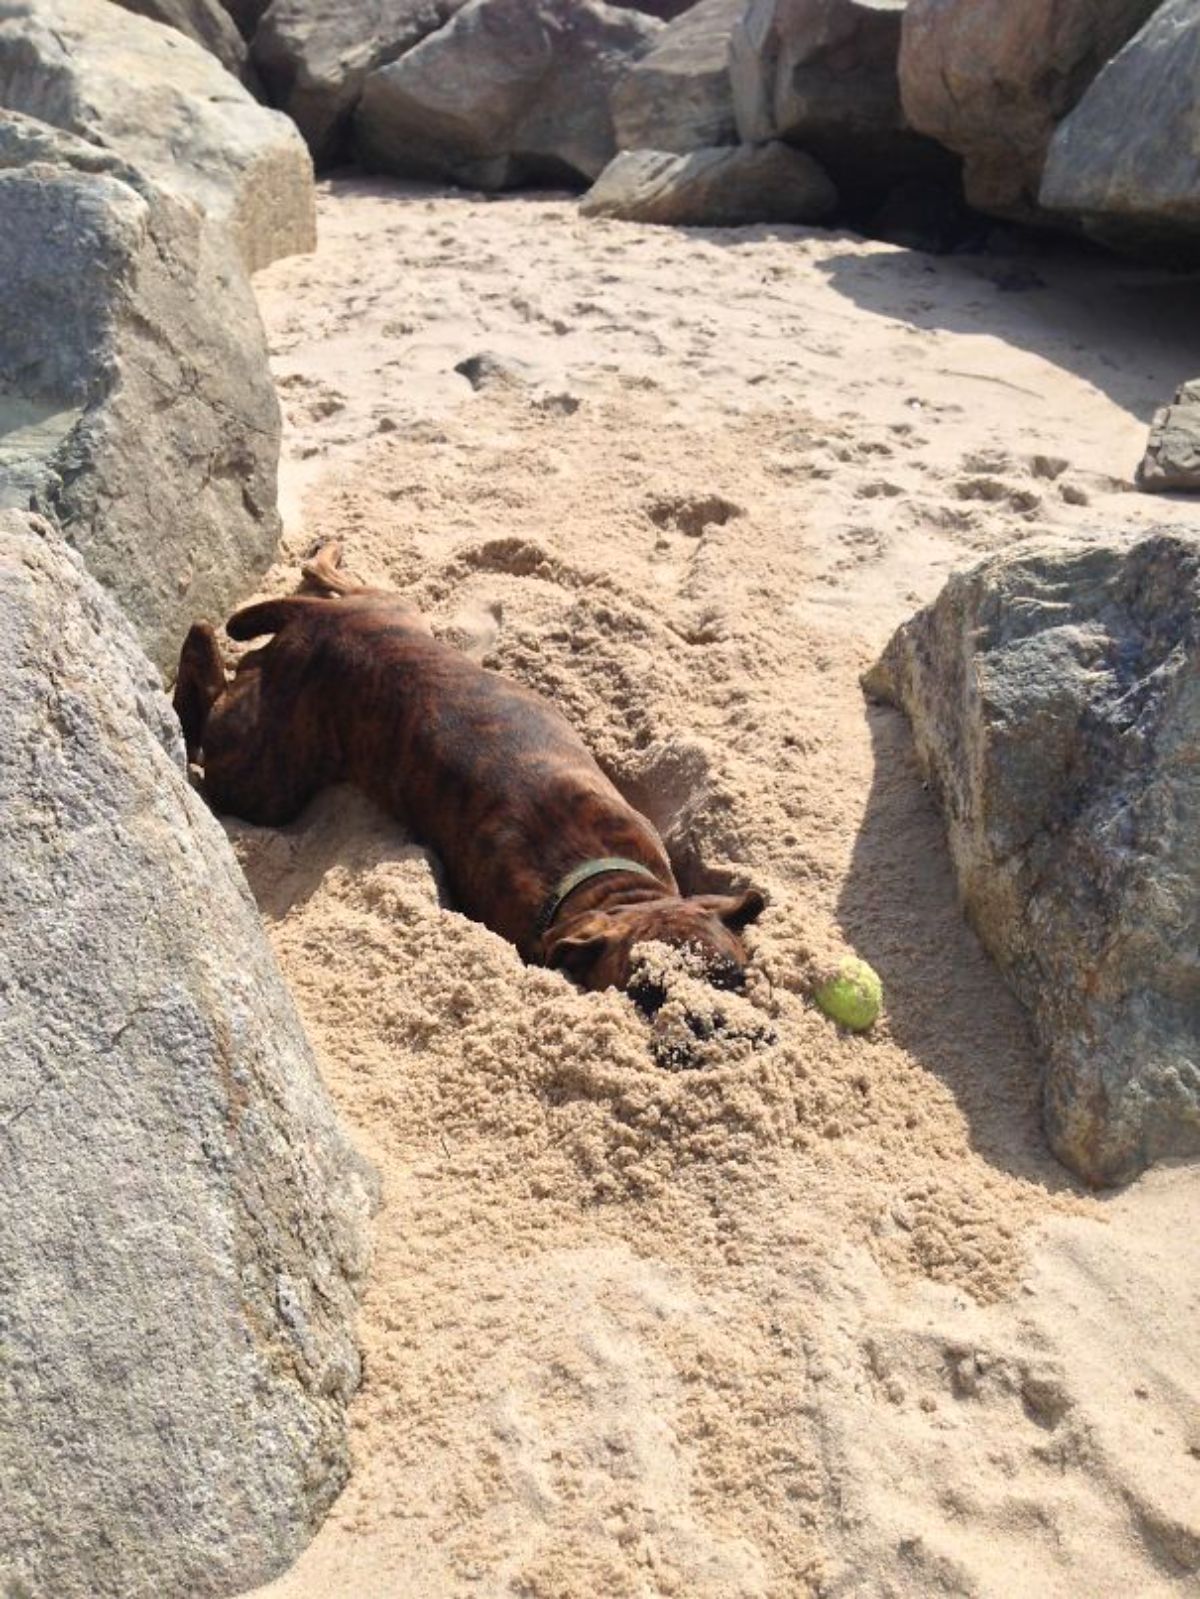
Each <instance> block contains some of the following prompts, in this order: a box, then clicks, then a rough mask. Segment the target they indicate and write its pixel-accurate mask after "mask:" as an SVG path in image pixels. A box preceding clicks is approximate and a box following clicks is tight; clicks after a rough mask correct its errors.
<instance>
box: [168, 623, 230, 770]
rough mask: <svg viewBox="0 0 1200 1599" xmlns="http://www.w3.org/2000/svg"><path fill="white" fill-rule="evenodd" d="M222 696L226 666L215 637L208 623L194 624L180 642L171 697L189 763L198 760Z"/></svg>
mask: <svg viewBox="0 0 1200 1599" xmlns="http://www.w3.org/2000/svg"><path fill="white" fill-rule="evenodd" d="M224 692H225V666H224V663H223V661H222V660H221V651H220V649H219V647H218V645H217V635H216V633H215V632H214V631H213V628H212V626H211V624H210V623H208V622H196V623H194V624H193V626H192V627H191V628H190V629H189V630H188V636H187V638H185V639H184V641H183V649H182V650H181V652H180V655H179V671H178V673H177V674H176V677H175V693H174V695H173V697H172V704H173V705H174V707H175V714H176V716H177V717H178V718H179V725H180V726H181V727H182V728H183V741H184V743H185V744H186V745H187V755H188V760H189V761H194V760H196V759H197V758H198V756H199V754H200V750H201V748H202V747H203V744H204V729H205V727H206V726H207V725H208V718H209V713H210V712H211V710H212V708H213V706H214V705H215V704H216V702H217V701H218V700H219V699H220V697H221V695H222V694H223V693H224Z"/></svg>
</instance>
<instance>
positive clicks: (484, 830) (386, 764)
mask: <svg viewBox="0 0 1200 1599" xmlns="http://www.w3.org/2000/svg"><path fill="white" fill-rule="evenodd" d="M339 561H340V549H339V547H338V546H337V545H336V544H329V545H326V546H325V547H324V548H323V549H322V550H320V551H319V552H318V554H317V556H316V557H315V559H314V560H312V561H310V562H309V563H308V564H307V565H306V566H305V568H304V574H305V577H306V579H307V580H308V582H309V583H310V584H311V586H312V587H314V588H316V589H318V590H319V591H321V593H322V594H323V595H325V596H326V597H325V598H318V597H317V596H316V595H306V594H298V595H292V596H289V597H287V598H285V599H278V600H266V601H264V602H263V603H261V604H259V605H251V606H248V607H247V608H246V609H244V610H241V611H238V612H237V613H236V615H234V616H232V617H231V618H230V620H229V622H228V623H227V626H226V631H227V632H228V634H229V636H230V637H231V638H234V639H239V640H245V639H253V638H258V637H260V636H262V635H263V634H267V633H272V634H274V637H273V638H272V639H271V641H270V643H268V644H266V645H264V646H263V647H261V648H259V649H256V650H252V651H250V652H249V653H248V654H247V655H245V656H243V658H242V660H241V662H240V663H239V665H238V668H237V672H236V674H235V676H234V677H233V679H232V680H231V681H227V680H226V676H225V669H224V666H223V664H222V661H221V654H220V650H219V648H218V646H217V639H216V635H215V633H214V632H213V629H212V628H211V627H210V626H209V624H208V623H207V622H197V623H196V624H195V626H194V627H193V628H192V629H191V631H190V632H189V634H188V636H187V640H186V642H185V643H184V646H183V653H182V655H181V657H180V662H179V676H178V678H177V680H176V685H175V709H176V711H177V713H178V715H179V720H180V722H181V723H182V725H183V732H184V737H185V739H186V741H187V748H188V756H189V758H190V759H192V760H196V759H198V758H199V757H200V756H201V753H202V754H203V766H204V787H205V791H206V793H207V796H208V798H209V800H210V802H211V803H212V805H213V806H214V807H215V808H216V809H217V810H218V811H226V812H230V813H232V814H234V815H236V816H241V817H244V818H245V819H246V820H247V821H251V822H258V823H260V824H276V825H277V824H281V823H284V822H290V821H291V820H292V819H293V818H294V817H296V816H297V815H299V813H300V811H301V810H302V809H303V808H304V806H305V805H306V804H307V803H308V801H309V800H310V799H311V798H312V797H313V795H314V794H315V793H316V792H317V790H318V789H320V788H323V787H325V786H326V785H327V784H329V783H338V782H351V783H355V784H356V785H357V786H358V787H359V788H361V789H362V790H363V791H364V792H365V793H367V794H368V795H370V796H371V798H372V799H373V800H375V801H376V803H377V804H379V805H381V806H382V807H383V808H384V809H385V810H387V811H388V812H389V813H390V814H391V815H392V816H395V817H396V818H397V819H398V820H400V821H401V822H403V823H404V824H405V825H406V826H407V827H408V828H410V829H411V831H412V832H413V834H414V835H415V836H416V837H417V838H418V839H419V840H420V841H421V842H422V843H423V844H428V845H430V846H432V848H433V849H435V850H436V851H437V853H438V854H439V856H440V857H441V860H442V865H443V867H444V869H445V874H446V879H447V882H448V885H449V887H450V890H451V892H452V894H453V896H454V899H455V901H456V903H457V905H458V907H459V908H460V909H461V910H463V911H464V912H465V913H466V914H467V915H468V916H472V917H474V918H475V919H476V920H477V921H480V922H483V923H484V924H485V926H487V927H490V928H492V929H493V931H494V932H497V933H499V934H501V935H502V936H503V937H504V938H507V939H509V940H510V941H511V942H512V943H514V944H515V945H516V946H517V948H518V949H519V950H520V952H521V954H522V955H523V956H524V957H525V959H526V960H527V961H531V962H533V963H535V964H544V965H547V966H558V967H562V968H563V969H564V970H565V971H567V972H568V973H569V974H570V975H571V976H572V977H573V978H574V979H575V980H576V981H577V982H579V983H581V984H582V985H583V986H584V987H586V988H609V987H616V988H625V987H627V986H628V984H629V978H630V970H631V963H632V951H633V949H634V947H635V946H636V945H638V944H640V943H645V942H647V941H649V940H653V939H656V940H661V941H662V942H663V943H666V944H673V945H677V946H687V947H689V948H691V949H692V950H694V951H695V952H696V953H697V954H698V955H699V956H700V958H701V961H702V963H703V965H704V967H705V969H706V971H707V973H708V975H709V977H710V979H711V980H712V981H714V982H716V983H718V984H720V985H722V986H731V987H739V986H741V983H742V982H743V980H744V971H745V965H746V951H745V948H744V947H743V944H742V941H741V939H740V938H739V937H738V933H739V932H740V930H741V929H742V928H743V927H745V926H746V925H747V923H749V922H752V921H754V920H755V918H756V917H758V915H759V914H760V913H761V911H762V909H763V905H764V900H763V896H762V895H761V894H760V893H759V892H758V891H757V890H755V889H750V890H748V891H747V892H745V893H743V894H739V895H721V894H698V895H692V896H689V897H687V898H684V897H682V896H681V895H680V893H679V888H678V885H677V884H676V881H675V877H674V875H673V873H672V871H671V865H670V862H669V861H668V859H667V854H666V850H665V849H664V848H663V844H662V840H661V839H660V838H659V836H658V833H657V832H656V830H655V828H654V827H653V825H652V824H651V823H650V822H648V821H647V820H646V818H645V817H644V816H642V815H640V814H639V813H638V812H637V811H635V810H634V809H633V807H632V806H630V805H628V804H627V803H626V801H625V800H624V799H622V797H621V795H620V794H619V793H618V792H617V790H616V789H615V788H614V787H613V785H612V783H610V782H609V780H608V779H607V778H606V777H605V776H604V774H603V772H601V770H600V768H599V767H598V766H597V765H596V762H595V761H594V760H593V759H592V757H591V755H590V754H589V753H588V751H587V749H586V748H585V747H584V744H583V742H582V740H581V739H580V738H579V736H578V734H577V733H576V732H575V731H574V729H573V728H572V727H571V726H570V725H569V724H568V723H567V722H566V721H565V720H564V719H563V717H561V716H560V715H559V714H558V712H557V711H556V710H554V709H553V707H552V706H550V705H548V704H547V703H546V702H545V700H543V699H540V698H539V697H538V696H537V695H536V694H534V693H532V692H531V691H530V690H529V689H527V688H523V687H522V686H521V685H520V684H518V683H513V682H510V681H509V680H508V679H507V678H504V677H501V676H499V675H498V674H497V673H495V672H489V671H486V670H485V669H484V668H483V667H481V666H477V665H476V664H475V662H474V661H472V660H470V659H469V658H468V657H467V656H466V655H464V654H463V653H462V652H461V651H459V650H456V649H454V648H453V647H452V646H451V645H449V644H445V643H442V642H440V641H439V640H438V639H435V638H434V637H433V634H432V633H431V631H430V629H429V625H428V624H427V623H426V622H425V620H424V619H423V617H422V616H421V615H420V613H419V612H418V611H416V610H415V609H414V607H413V606H412V605H411V604H409V602H408V601H406V600H404V599H402V598H400V597H399V596H398V595H395V594H389V593H386V592H384V591H382V590H379V589H369V588H364V587H362V586H361V585H358V584H356V583H353V582H352V581H350V580H349V579H348V578H346V577H345V576H343V574H342V573H341V572H339V571H338V570H337V567H338V563H339ZM329 596H336V598H330V597H329Z"/></svg>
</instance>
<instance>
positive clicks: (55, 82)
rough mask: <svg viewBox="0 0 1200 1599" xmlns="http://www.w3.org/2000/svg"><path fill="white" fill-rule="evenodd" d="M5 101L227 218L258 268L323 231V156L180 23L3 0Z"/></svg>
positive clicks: (59, 1) (104, 0)
mask: <svg viewBox="0 0 1200 1599" xmlns="http://www.w3.org/2000/svg"><path fill="white" fill-rule="evenodd" d="M0 108H2V109H4V110H8V111H20V112H23V113H24V114H25V115H26V116H31V117H38V118H40V119H41V120H42V121H43V122H49V123H53V125H54V126H55V127H58V128H62V129H63V130H64V131H65V132H68V133H75V134H78V135H79V136H80V137H81V138H84V139H88V140H90V141H91V142H92V143H93V144H98V145H101V146H102V147H103V148H104V149H106V150H110V151H111V152H112V153H113V154H114V155H118V156H121V157H123V158H124V159H125V160H126V161H129V162H131V163H132V164H133V165H135V166H137V167H138V168H139V169H140V170H141V171H142V172H144V173H145V174H146V175H147V177H150V178H153V179H154V180H155V181H156V182H157V183H159V184H160V185H161V186H163V187H165V188H171V189H174V190H176V191H177V192H178V193H179V194H181V195H185V196H186V197H187V198H188V199H190V200H193V201H195V202H196V203H197V204H198V205H200V206H201V207H202V208H203V209H204V211H205V212H206V213H207V214H208V215H209V216H210V217H212V218H213V220H214V221H216V222H218V223H220V224H222V225H223V226H225V227H227V228H228V229H229V231H230V233H231V235H232V237H233V239H234V241H235V243H236V245H237V248H238V251H239V253H240V254H241V257H242V260H243V262H244V263H245V266H246V269H247V271H250V272H255V271H257V270H258V268H259V267H262V266H266V265H267V263H268V262H270V261H274V260H275V259H276V258H277V257H279V256H283V255H293V254H296V253H297V252H303V251H306V250H311V249H312V248H313V247H314V245H315V243H316V200H315V195H314V191H313V181H312V161H311V158H310V157H309V154H308V151H307V149H306V148H305V146H304V141H303V139H302V138H301V137H300V135H299V133H298V132H297V131H296V128H295V127H294V126H293V124H292V123H291V121H290V120H289V119H288V118H287V117H285V116H283V115H282V114H281V113H280V112H278V111H269V110H267V109H266V107H264V106H261V105H259V104H258V102H257V101H256V100H255V99H254V97H253V95H251V94H249V93H248V92H247V90H246V89H245V88H243V86H242V85H241V84H240V83H238V82H236V81H235V80H234V79H233V78H232V77H231V76H230V75H229V73H228V72H226V71H225V69H224V67H222V66H221V64H220V62H219V61H217V60H216V58H215V57H213V56H212V55H210V54H209V52H208V51H207V50H204V49H202V48H201V47H200V46H199V45H196V44H193V43H192V41H191V40H190V39H186V38H184V36H183V35H182V34H181V33H177V32H176V31H175V30H174V29H173V28H166V27H164V26H163V25H162V24H161V23H157V22H151V21H148V20H147V19H146V18H145V17H138V16H134V15H133V14H132V13H130V12H127V11H122V10H121V9H120V7H118V6H114V5H110V4H109V3H108V0H0Z"/></svg>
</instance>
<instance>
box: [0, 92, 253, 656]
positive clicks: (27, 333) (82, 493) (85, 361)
mask: <svg viewBox="0 0 1200 1599" xmlns="http://www.w3.org/2000/svg"><path fill="white" fill-rule="evenodd" d="M0 216H3V218H4V226H3V228H0V283H3V285H4V299H3V304H2V306H0V424H2V425H0V506H10V507H11V506H17V507H22V508H25V507H30V506H33V507H35V508H38V509H40V510H43V511H44V512H45V513H46V514H48V515H51V516H53V517H54V518H55V519H56V520H57V521H58V522H59V523H60V525H61V527H62V528H63V531H64V532H65V533H66V535H67V537H68V538H69V539H70V541H71V543H72V544H74V545H75V547H76V548H77V549H78V550H79V551H80V552H81V554H82V555H83V556H84V558H85V560H86V561H87V564H88V566H89V568H90V569H91V571H92V573H93V575H94V576H95V577H97V578H98V579H99V580H100V581H101V582H102V583H103V584H104V585H105V586H106V587H107V588H109V589H110V590H111V591H112V592H113V594H114V595H115V596H116V597H117V599H118V600H119V601H120V603H121V604H122V605H123V606H124V608H125V610H126V611H127V613H128V614H129V616H130V618H131V619H132V621H133V623H134V625H135V627H136V628H137V630H138V633H139V635H140V637H141V639H142V643H143V645H144V647H145V648H146V650H147V651H148V652H149V654H150V655H151V656H152V657H153V658H154V660H155V661H157V663H158V664H159V665H160V666H167V665H169V664H171V662H172V661H173V660H174V658H175V656H176V655H177V652H178V648H179V644H180V641H181V639H182V637H183V634H184V632H185V630H186V628H187V626H188V625H189V623H190V622H192V621H193V620H194V619H195V618H196V616H198V615H208V616H212V617H219V616H221V615H223V614H224V613H225V611H226V610H228V608H229V607H230V605H231V604H232V602H234V601H235V600H236V599H237V598H238V597H239V596H240V595H242V594H244V593H245V591H246V589H247V588H248V587H250V586H251V585H252V583H253V580H254V578H255V577H256V576H257V575H258V573H260V572H261V571H263V570H264V569H265V568H266V566H267V565H268V564H269V562H270V560H271V558H272V555H273V553H274V550H275V547H276V544H277V542H278V537H279V518H278V514H277V512H276V508H275V480H276V468H277V463H278V455H279V431H280V425H279V407H278V403H277V401H276V398H275V390H274V386H273V384H272V382H271V377H270V372H269V369H268V365H267V351H266V340H265V337H264V334H263V329H262V324H261V322H260V320H259V316H258V310H257V307H256V306H255V303H254V297H253V295H252V293H251V291H250V288H249V285H248V284H247V282H246V279H245V276H244V274H243V272H242V270H241V267H240V265H239V264H238V262H237V261H236V259H235V258H234V256H233V255H232V250H231V246H230V244H229V241H228V239H227V237H226V235H225V233H224V232H223V231H222V230H220V229H214V228H213V227H212V226H211V225H210V224H208V223H207V222H206V221H205V218H204V217H203V216H202V214H201V213H200V212H199V211H197V210H196V208H195V207H194V206H193V205H190V204H189V203H188V202H187V201H186V200H183V199H181V198H179V197H178V196H176V195H173V194H170V193H168V192H166V191H164V190H162V189H160V188H158V187H157V186H156V185H155V184H153V183H151V182H150V181H149V180H148V179H146V178H145V177H144V176H143V175H142V174H141V173H139V172H138V171H137V170H136V169H135V168H133V167H131V166H129V165H128V164H127V163H125V162H123V161H121V160H120V159H119V158H117V157H116V156H113V155H110V154H108V153H107V152H106V151H104V150H99V149H97V148H96V147H95V146H94V145H90V144H87V143H85V142H84V141H83V140H80V139H75V138H73V137H72V136H71V135H70V134H65V133H60V132H59V131H58V130H57V129H54V128H50V127H47V126H46V125H45V124H43V123H40V122H34V121H32V120H30V119H28V118H25V117H18V116H13V115H11V114H9V113H0Z"/></svg>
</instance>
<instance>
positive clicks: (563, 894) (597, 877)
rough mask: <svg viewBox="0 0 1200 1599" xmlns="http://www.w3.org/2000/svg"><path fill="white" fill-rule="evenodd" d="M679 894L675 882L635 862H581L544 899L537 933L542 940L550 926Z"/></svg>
mask: <svg viewBox="0 0 1200 1599" xmlns="http://www.w3.org/2000/svg"><path fill="white" fill-rule="evenodd" d="M678 894H679V889H678V887H677V886H676V883H675V880H674V878H673V877H671V876H670V874H669V873H668V874H667V881H666V882H664V881H663V877H662V876H661V875H660V874H659V873H658V872H655V871H652V870H651V869H650V868H649V867H648V866H644V865H642V864H641V863H640V862H639V861H633V860H627V859H625V858H623V857H620V856H604V857H598V858H597V859H595V860H591V861H584V862H583V863H581V865H579V866H577V867H576V868H575V869H574V871H571V872H568V873H567V875H566V877H564V878H562V879H561V880H560V881H559V882H558V883H557V884H556V885H555V887H554V889H553V890H552V891H551V893H550V894H549V895H548V896H547V899H546V902H545V904H544V905H543V906H542V909H541V911H540V913H539V915H538V921H537V934H538V936H539V937H545V935H546V934H547V933H548V932H549V931H550V929H551V928H552V927H555V926H561V924H562V923H563V922H564V921H573V920H574V919H575V918H576V917H577V916H581V915H586V914H587V913H588V912H590V911H596V910H604V909H608V908H611V907H613V906H617V905H640V904H643V903H644V902H645V901H646V900H650V899H670V898H672V897H676V896H678Z"/></svg>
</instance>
